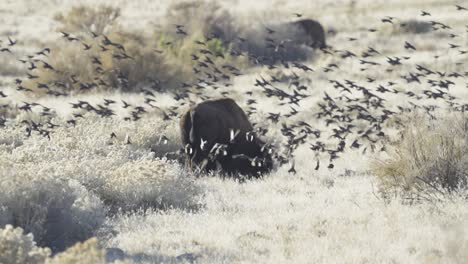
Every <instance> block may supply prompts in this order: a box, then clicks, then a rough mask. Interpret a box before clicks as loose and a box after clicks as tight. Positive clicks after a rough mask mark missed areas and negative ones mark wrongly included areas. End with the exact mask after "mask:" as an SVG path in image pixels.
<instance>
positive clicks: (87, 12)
mask: <svg viewBox="0 0 468 264" xmlns="http://www.w3.org/2000/svg"><path fill="white" fill-rule="evenodd" d="M119 17H120V9H119V8H115V7H112V6H107V5H100V6H96V7H94V8H93V7H89V6H84V5H81V6H75V7H72V8H71V10H70V11H69V12H68V13H66V14H63V13H58V14H56V15H55V16H54V19H55V20H56V21H57V22H60V23H61V24H62V25H61V26H60V27H59V28H58V30H59V31H65V32H74V33H91V32H94V33H96V34H98V35H101V34H104V33H106V32H107V31H108V30H110V29H111V28H112V27H113V26H115V25H116V24H117V19H118V18H119Z"/></svg>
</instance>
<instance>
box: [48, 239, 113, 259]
mask: <svg viewBox="0 0 468 264" xmlns="http://www.w3.org/2000/svg"><path fill="white" fill-rule="evenodd" d="M46 263H47V264H67V263H69V264H72V263H96V264H99V263H103V264H104V263H106V260H105V253H104V250H102V249H101V248H100V247H99V245H98V240H97V239H96V238H94V237H93V238H90V239H88V240H86V241H84V242H83V243H80V242H78V243H76V244H75V245H74V246H72V247H70V248H68V249H67V250H66V251H64V252H62V253H60V254H57V255H56V256H54V257H53V258H51V259H47V261H46Z"/></svg>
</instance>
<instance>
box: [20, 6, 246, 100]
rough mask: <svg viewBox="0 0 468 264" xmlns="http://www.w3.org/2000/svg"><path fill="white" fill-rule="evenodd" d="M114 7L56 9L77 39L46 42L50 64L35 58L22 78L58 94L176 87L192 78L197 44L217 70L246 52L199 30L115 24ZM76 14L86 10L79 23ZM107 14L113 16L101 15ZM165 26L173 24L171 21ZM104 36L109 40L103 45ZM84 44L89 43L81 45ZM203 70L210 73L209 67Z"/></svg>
mask: <svg viewBox="0 0 468 264" xmlns="http://www.w3.org/2000/svg"><path fill="white" fill-rule="evenodd" d="M118 13H119V12H118V10H114V9H112V8H110V7H107V6H100V7H98V8H96V9H93V8H90V7H87V6H80V7H75V8H72V9H71V11H69V12H68V13H67V14H66V15H58V16H57V20H58V21H60V22H61V23H62V24H63V25H62V26H61V27H59V30H60V31H62V30H63V31H65V32H66V33H71V35H70V37H77V38H78V39H79V40H73V41H70V40H68V39H67V38H61V39H60V40H59V41H57V42H56V43H51V44H50V45H49V46H50V48H51V53H50V55H48V57H47V58H45V59H44V61H46V62H47V63H49V64H50V65H52V67H53V68H54V69H55V70H51V69H47V68H44V67H43V65H44V62H41V61H36V64H37V66H38V68H37V69H35V70H34V71H33V74H34V75H37V76H39V78H37V79H32V80H28V81H26V82H25V85H24V86H25V87H27V88H29V89H32V90H33V91H34V94H36V95H39V96H40V95H44V94H46V93H47V92H48V90H47V89H45V88H40V87H38V86H41V85H43V84H45V85H47V86H48V87H49V88H50V90H52V91H58V92H59V93H62V94H63V95H68V94H70V93H82V92H88V91H103V90H104V91H108V90H119V91H124V92H132V91H140V90H141V88H142V87H146V88H148V87H149V88H152V89H155V90H163V89H173V88H180V87H181V86H182V82H188V83H190V82H192V81H194V80H195V79H196V76H195V73H194V72H193V69H192V67H193V66H195V65H196V64H197V63H198V62H196V61H194V60H192V57H191V55H192V54H195V53H197V52H198V51H199V50H200V49H208V50H210V51H211V52H212V53H213V54H214V55H213V58H212V60H213V62H214V63H215V64H216V65H217V66H218V68H219V69H221V70H222V67H221V65H223V64H224V63H225V62H227V61H229V62H230V64H231V65H233V66H239V65H245V64H246V61H247V59H245V58H239V57H236V58H233V57H232V56H231V55H230V51H231V49H230V47H229V46H225V45H223V43H222V42H221V40H220V39H219V38H211V39H209V40H206V39H205V38H204V36H203V34H202V32H200V31H196V32H194V33H193V34H190V35H188V36H186V37H184V38H182V37H180V36H175V35H172V34H170V33H168V32H172V31H173V30H162V31H161V30H158V31H150V33H147V32H148V31H144V30H142V31H135V30H132V31H128V30H125V29H123V28H121V27H120V26H119V25H118V23H117V21H116V18H117V17H118ZM79 14H85V15H83V22H82V23H81V22H80V16H79ZM88 16H89V17H93V19H91V18H89V17H88ZM94 16H96V17H94ZM99 16H102V17H101V18H99ZM109 16H110V17H112V19H106V18H108V17H109ZM105 23H109V24H108V26H104V25H103V24H105ZM93 25H96V26H93ZM168 26H170V27H171V29H172V28H173V25H168ZM94 28H101V29H102V30H100V31H102V32H104V33H105V35H101V34H98V36H97V37H96V36H93V34H92V33H90V32H94V33H99V32H100V31H98V30H96V29H94ZM197 32H198V33H197ZM106 38H108V39H109V40H110V41H111V43H112V44H109V43H107V45H105V39H106ZM196 40H199V41H205V42H206V46H201V45H200V44H196V43H195V41H196ZM85 44H86V45H90V46H91V48H89V49H87V50H85ZM103 48H105V49H107V50H103ZM125 56H128V57H125ZM201 57H202V56H201ZM202 58H203V57H202ZM206 71H207V72H211V73H213V69H210V70H208V69H207V70H206ZM49 93H50V92H49Z"/></svg>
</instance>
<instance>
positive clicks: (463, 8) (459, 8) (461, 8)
mask: <svg viewBox="0 0 468 264" xmlns="http://www.w3.org/2000/svg"><path fill="white" fill-rule="evenodd" d="M455 7H456V8H457V11H459V10H465V11H466V10H468V9H466V8H465V7H463V6H459V5H455Z"/></svg>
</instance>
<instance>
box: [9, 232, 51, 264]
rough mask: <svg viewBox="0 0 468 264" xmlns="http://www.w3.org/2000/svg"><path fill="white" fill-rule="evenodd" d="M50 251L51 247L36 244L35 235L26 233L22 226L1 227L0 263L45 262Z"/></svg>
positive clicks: (34, 263) (33, 263) (31, 263)
mask: <svg viewBox="0 0 468 264" xmlns="http://www.w3.org/2000/svg"><path fill="white" fill-rule="evenodd" d="M50 253H51V252H50V249H48V248H41V247H38V246H36V242H34V237H33V235H32V234H31V233H29V234H27V235H26V234H24V233H23V229H21V228H20V227H17V228H14V227H13V226H12V225H6V226H5V227H4V228H3V229H0V263H11V264H16V263H18V264H21V263H30V264H36V263H44V261H45V260H46V259H47V258H48V257H49V256H50Z"/></svg>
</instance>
